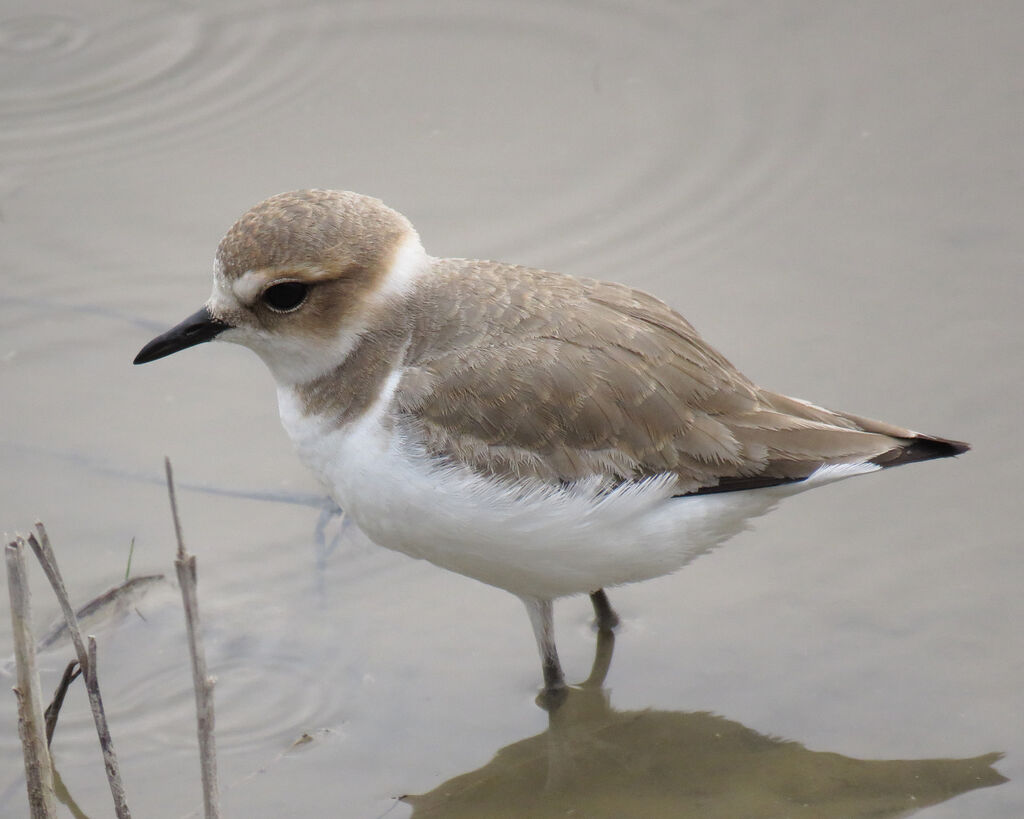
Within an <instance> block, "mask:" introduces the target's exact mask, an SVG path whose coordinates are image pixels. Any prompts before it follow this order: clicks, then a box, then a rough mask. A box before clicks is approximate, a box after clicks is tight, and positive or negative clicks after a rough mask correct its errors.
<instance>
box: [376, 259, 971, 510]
mask: <svg viewBox="0 0 1024 819" xmlns="http://www.w3.org/2000/svg"><path fill="white" fill-rule="evenodd" d="M453 294H455V295H454V297H453ZM419 304H420V305H421V307H422V308H423V309H422V311H421V312H419V313H418V314H417V317H416V322H415V328H414V331H413V340H412V342H411V345H410V347H409V350H408V352H407V355H406V362H407V369H406V372H405V374H404V376H403V378H402V380H401V382H400V384H399V389H398V390H397V392H396V401H397V406H398V409H400V410H401V411H402V412H403V414H404V415H405V417H407V418H409V419H410V422H411V423H414V424H416V425H417V427H418V431H419V432H420V433H421V434H422V435H423V436H424V438H425V440H426V441H427V444H428V447H429V449H430V450H431V451H432V452H433V453H435V454H438V455H444V456H447V457H449V458H452V459H454V460H456V461H459V462H462V463H466V464H468V465H470V466H471V467H473V468H474V469H477V470H479V471H482V472H488V473H492V474H499V475H508V476H517V477H518V476H534V477H537V478H540V479H543V480H546V481H560V482H571V481H575V480H579V479H581V478H586V477H591V476H593V475H601V476H604V477H606V478H607V479H608V480H609V482H611V483H614V482H619V481H622V480H627V479H630V478H637V477H644V476H649V475H655V474H660V473H664V472H672V473H675V474H676V475H678V477H679V483H678V486H679V491H680V493H688V492H697V491H709V490H714V489H725V488H743V487H746V486H755V485H764V484H771V483H779V482H783V481H787V480H793V479H799V478H803V477H806V476H807V475H809V474H810V473H811V472H813V471H814V470H815V469H816V468H818V467H819V466H821V464H822V463H846V462H856V461H863V460H866V459H871V458H878V457H880V456H883V455H885V454H886V453H889V452H892V451H894V450H898V449H900V448H902V447H903V446H904V445H905V443H906V439H908V438H913V437H915V435H916V434H915V433H912V432H910V431H908V430H903V429H900V428H897V427H890V426H887V425H876V427H874V428H871V427H867V428H869V429H872V431H865V429H866V427H865V426H864V422H863V419H857V418H855V417H853V416H844V415H840V414H837V413H832V412H829V411H827V410H822V409H820V408H817V407H813V406H811V405H808V404H805V403H803V402H799V401H796V400H794V399H790V398H786V397H785V396H781V395H775V394H772V393H768V392H765V391H762V390H760V389H759V388H757V387H756V386H755V385H753V384H752V383H751V382H750V381H749V380H748V379H746V378H745V377H744V376H743V375H742V374H741V373H740V372H738V371H737V370H736V369H735V367H733V366H732V365H731V364H730V363H729V362H728V361H727V360H726V359H725V358H724V357H722V356H721V355H720V354H719V353H718V352H717V351H715V350H714V349H712V348H711V347H709V346H708V345H707V344H706V343H705V342H704V341H703V340H702V339H701V338H700V336H699V335H698V334H697V332H696V331H695V330H694V329H693V327H691V326H690V324H689V323H687V322H686V320H685V319H683V318H682V317H681V316H680V315H678V314H677V313H675V312H674V311H673V310H671V309H670V308H669V307H667V306H666V305H665V304H663V303H662V302H660V301H658V300H657V299H655V298H653V297H652V296H649V295H647V294H645V293H642V292H639V291H636V290H632V289H630V288H628V287H625V286H623V285H616V284H609V283H605V282H597V281H593V280H586V279H575V278H572V277H569V276H562V275H559V274H554V273H548V272H545V271H540V270H530V269H525V268H518V267H511V266H507V265H500V264H497V263H492V262H466V261H457V260H446V261H444V262H439V263H438V265H437V269H436V276H435V277H433V278H432V279H431V282H430V283H429V285H428V286H427V287H426V288H425V289H424V291H423V292H422V293H420V294H419ZM894 436H896V437H895V438H894ZM901 439H902V440H901ZM950 454H952V453H950Z"/></svg>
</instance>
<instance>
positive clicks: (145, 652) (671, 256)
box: [0, 0, 1024, 817]
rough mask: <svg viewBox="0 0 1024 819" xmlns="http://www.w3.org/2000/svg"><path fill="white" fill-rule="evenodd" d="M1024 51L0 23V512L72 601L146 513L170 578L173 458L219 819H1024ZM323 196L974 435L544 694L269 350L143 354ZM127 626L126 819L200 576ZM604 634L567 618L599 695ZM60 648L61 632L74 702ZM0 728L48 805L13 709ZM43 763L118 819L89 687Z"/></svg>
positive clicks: (115, 661)
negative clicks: (359, 490) (372, 538)
mask: <svg viewBox="0 0 1024 819" xmlns="http://www.w3.org/2000/svg"><path fill="white" fill-rule="evenodd" d="M1022 32H1024V11H1022V9H1021V6H1020V4H1019V3H1017V2H1014V0H1005V2H996V1H995V0H993V1H992V2H980V3H964V2H933V1H932V0H920V1H918V0H911V1H910V2H903V3H898V4H893V3H888V2H867V3H856V4H835V3H833V4H822V3H817V2H810V1H808V2H797V1H796V0H793V1H787V0H781V1H780V2H775V3H753V4H752V3H742V2H721V1H715V2H712V1H710V0H709V2H697V3H685V4H684V3H674V2H672V3H670V2H663V3H659V2H639V3H626V2H612V1H611V0H608V1H607V2H598V3H593V2H582V0H567V2H557V3H552V2H522V3H514V4H513V3H499V2H484V3H469V2H465V3H459V2H444V3H432V4H421V3H413V2H388V3H379V2H349V3H344V4H334V3H323V4H315V3H311V4H296V3H274V2H265V3H259V4H253V3H241V2H210V3H203V4H191V3H172V2H167V3H158V2H135V3H131V4H125V3H117V2H105V1H104V0H83V2H76V3H70V2H67V0H63V2H59V1H58V0H55V1H54V2H49V1H48V0H43V2H41V3H34V4H32V8H31V10H29V9H28V8H27V7H26V6H24V5H18V4H12V3H6V4H4V5H3V6H2V7H0V217H2V220H0V231H2V233H3V237H4V240H3V242H2V243H0V264H2V268H0V269H2V274H0V275H2V277H3V278H2V280H3V296H2V298H0V384H2V386H0V390H2V402H3V403H2V410H0V412H2V423H0V456H2V459H3V460H2V463H3V469H2V470H0V527H2V528H4V529H7V530H8V531H13V530H15V529H20V530H22V531H24V530H26V529H28V527H29V526H30V525H31V524H32V522H33V521H34V520H35V518H36V517H39V518H42V519H43V520H44V521H46V523H47V524H48V526H49V529H50V533H51V536H52V538H53V540H54V543H55V546H56V548H57V551H58V555H59V557H60V560H61V563H62V566H63V569H64V574H65V576H66V578H67V580H68V584H69V586H70V587H71V590H72V593H73V595H74V596H75V598H76V599H77V600H78V601H80V602H84V601H86V600H88V599H89V598H91V597H93V596H95V595H97V594H99V593H101V592H102V591H103V590H104V589H107V588H108V587H110V586H112V585H114V584H116V583H117V582H119V580H121V579H122V578H123V576H124V572H125V565H126V561H127V557H128V551H129V544H130V542H131V540H132V538H134V539H135V552H134V559H133V565H132V571H133V573H135V574H150V573H165V574H167V575H168V576H173V570H172V567H171V561H172V558H173V533H172V528H171V522H170V517H169V512H168V508H167V501H166V495H165V491H164V489H163V485H162V466H161V459H162V456H163V455H164V454H165V453H166V454H168V455H170V456H171V458H172V459H173V461H174V463H175V466H176V471H177V475H178V477H179V480H180V482H181V490H180V499H181V500H180V502H181V509H182V515H183V518H184V527H185V533H186V538H187V541H188V544H189V546H190V548H191V549H192V551H194V552H195V553H196V554H197V556H198V560H199V572H200V600H201V606H202V612H203V617H204V620H205V640H206V648H207V652H208V656H209V662H210V665H211V667H212V671H213V673H215V674H216V676H217V677H218V684H217V689H216V692H217V728H218V730H217V743H218V749H219V762H220V773H221V781H222V783H223V790H224V792H223V802H224V806H225V814H226V815H229V816H282V815H295V816H298V815H303V816H338V815H340V816H346V817H349V816H351V817H376V816H381V815H384V814H386V815H388V816H389V817H399V816H409V815H416V816H420V815H423V816H474V817H475V816H523V815H558V816H562V815H566V814H567V813H569V812H572V811H574V812H575V814H576V815H585V816H630V815H635V816H678V815H694V816H710V817H717V816H721V817H734V816H796V815H807V816H837V817H838V816H842V817H853V816H903V815H906V814H907V813H909V812H913V811H914V810H918V809H919V810H920V811H921V815H927V816H930V817H962V816H979V817H980V816H985V817H1018V816H1021V815H1024V763H1022V758H1024V732H1022V730H1021V714H1022V713H1024V653H1022V642H1021V639H1020V624H1021V622H1022V621H1024V602H1022V601H1024V595H1021V593H1020V588H1021V585H1022V581H1024V568H1022V565H1024V564H1022V557H1021V549H1020V539H1021V530H1022V527H1021V523H1022V515H1021V511H1020V501H1019V485H1020V474H1021V469H1022V460H1021V446H1020V443H1021V436H1020V434H1019V431H1018V426H1019V423H1020V417H1021V413H1020V407H1021V405H1022V401H1024V386H1022V380H1021V377H1020V376H1021V361H1022V360H1024V332H1022V330H1021V324H1020V317H1019V314H1020V308H1021V305H1022V304H1024V274H1022V271H1021V261H1022V259H1024V241H1022V235H1024V234H1022V232H1021V229H1020V224H1021V214H1022V212H1024V210H1022V208H1024V196H1022V191H1024V180H1022V176H1021V168H1022V167H1024V156H1022V153H1024V152H1022V147H1021V146H1022V145H1024V126H1022V123H1024V106H1022V101H1024V93H1022V87H1021V76H1022V75H1024V60H1022V58H1021V49H1020V42H1021V35H1022ZM312 186H319V187H337V188H348V189H352V190H357V191H360V192H363V193H368V194H373V195H376V196H379V197H381V198H383V199H384V200H385V201H387V202H389V203H390V204H392V205H393V206H395V207H396V208H398V209H399V210H401V211H402V212H404V213H405V214H407V215H408V216H409V217H410V218H411V219H412V221H413V222H414V223H415V224H416V225H417V227H418V228H419V230H420V233H421V235H422V236H423V239H424V242H425V244H426V246H427V248H428V250H429V251H431V252H433V253H435V254H437V255H452V256H483V257H491V258H500V259H504V260H507V261H515V262H520V263H525V264H532V265H537V266H543V267H548V268H554V269H559V270H564V271H567V272H572V273H577V274H584V275H591V276H596V277H601V278H610V279H616V280H620V281H625V282H628V283H630V284H633V285H636V286H639V287H642V288H644V289H648V290H652V291H654V292H656V293H657V294H659V295H660V296H662V297H664V298H665V299H667V300H668V301H669V302H670V303H671V304H673V305H674V306H675V307H677V308H679V309H680V310H681V311H682V312H683V313H684V314H685V315H686V316H687V317H688V318H690V320H691V321H693V322H694V323H695V324H696V325H697V326H698V327H699V328H700V329H701V330H702V331H703V332H704V333H705V334H706V336H707V337H709V338H710V339H711V340H712V342H713V343H715V344H716V346H718V347H719V348H720V349H721V350H722V351H723V352H725V354H726V355H728V356H729V357H730V358H731V359H732V360H734V361H735V362H736V363H737V364H738V365H739V366H740V367H741V368H742V369H744V370H745V371H746V372H747V373H748V374H749V375H750V376H752V377H753V378H754V379H755V380H758V381H759V382H761V383H764V384H765V385H766V386H769V387H772V388H774V389H778V390H781V391H784V392H788V393H790V394H794V395H799V396H802V397H805V398H808V399H811V400H814V401H816V402H818V403H821V404H824V405H826V406H836V407H839V408H842V409H847V410H850V411H854V412H859V413H862V414H865V415H873V416H876V417H883V418H885V419H887V420H890V421H893V422H895V423H899V424H905V425H908V426H912V427H916V428H919V429H924V430H927V431H930V432H935V433H938V434H943V435H948V436H951V437H955V438H963V439H966V440H969V441H971V442H972V443H973V444H974V445H975V449H974V451H973V452H971V453H970V454H969V455H968V456H966V457H964V458H961V459H958V460H957V461H942V462H934V463H928V464H921V465H917V466H914V467H909V468H906V469H899V470H895V471H892V472H887V473H886V474H883V475H874V476H870V477H866V478H862V479H857V480H854V481H849V482H846V483H843V484H842V485H837V486H833V487H830V488H826V489H822V490H819V491H817V492H814V493H810V494H809V495H805V496H801V497H798V498H794V499H792V500H790V501H788V502H787V503H786V504H784V505H783V506H782V507H781V508H780V509H778V510H777V511H776V512H774V513H773V514H772V515H771V516H770V517H768V518H766V519H762V520H760V521H758V522H757V525H756V528H755V529H754V530H753V531H751V532H748V533H745V534H743V535H742V536H740V537H738V538H736V539H734V540H733V541H732V542H731V543H730V544H728V546H726V547H725V548H722V549H720V550H718V551H717V552H715V553H714V554H712V555H710V556H707V557H704V558H702V559H701V560H699V561H697V562H696V563H694V564H693V565H691V566H689V567H687V568H686V569H685V570H683V571H682V572H680V573H678V574H677V575H676V576H673V577H668V578H663V579H660V580H657V581H652V582H648V583H645V584H641V585H638V586H634V587H630V588H624V589H619V590H616V592H615V593H614V594H613V601H614V603H615V604H616V606H617V607H618V609H619V611H620V613H621V614H622V615H623V618H624V623H623V625H622V628H621V629H620V631H619V632H618V635H617V640H616V643H617V644H616V646H615V653H614V657H613V658H612V660H611V666H610V669H609V670H608V671H607V675H606V676H604V678H603V681H602V675H601V673H600V669H599V671H598V673H597V674H596V676H595V677H593V678H592V679H591V681H590V684H589V685H588V686H586V687H584V688H582V689H580V690H579V691H574V692H573V694H572V697H571V699H570V700H569V702H568V704H567V705H566V707H565V708H564V709H562V710H561V711H559V712H557V713H556V714H555V715H553V716H552V717H551V718H550V720H549V717H548V715H547V714H546V713H545V712H543V711H541V710H540V709H539V708H538V707H537V706H536V705H534V703H533V697H534V694H535V692H536V686H537V684H538V681H539V667H538V663H537V659H536V656H535V649H534V645H533V638H532V635H531V634H530V630H529V626H528V623H527V619H526V617H525V615H524V612H523V611H522V608H521V606H520V604H519V602H518V601H517V600H515V599H514V598H513V597H511V596H509V595H507V594H505V593H503V592H501V591H498V590H495V589H491V588H488V587H485V586H482V585H479V584H476V583H474V582H473V581H470V580H466V579H464V578H461V577H457V576H454V575H449V574H446V573H444V572H442V571H440V570H437V569H435V568H433V567H431V566H429V565H426V564H423V563H418V562H415V561H412V560H410V559H408V558H406V557H403V556H401V555H397V554H392V553H389V552H386V551H384V550H381V549H378V548H377V547H375V546H373V545H372V544H370V543H369V542H368V541H367V540H366V539H365V538H364V537H363V536H362V535H361V534H360V533H359V532H358V531H357V530H356V529H355V528H354V527H346V528H341V529H340V530H339V526H338V522H337V520H332V521H330V522H328V523H327V525H326V528H325V529H323V530H322V531H318V529H317V526H318V523H319V522H321V515H322V506H321V505H320V499H319V495H318V490H317V487H316V485H315V484H314V482H313V480H312V479H311V478H310V477H309V476H308V475H306V474H305V472H304V471H303V469H302V468H301V467H300V465H299V464H298V462H297V461H296V459H295V458H294V456H293V455H292V453H291V452H290V446H289V444H288V442H287V440H286V438H285V436H284V433H283V432H282V431H281V429H280V427H279V425H278V421H277V418H276V406H275V400H274V392H273V389H272V384H271V381H270V378H269V376H268V374H267V373H266V372H265V371H264V369H263V366H262V364H261V363H260V362H259V361H258V360H257V359H256V358H255V357H254V356H252V355H251V354H250V353H248V352H247V351H245V350H243V349H241V348H233V347H229V346H228V345H210V346H208V347H205V348H199V349H196V350H194V351H188V352H186V353H184V354H181V355H178V356H174V357H172V358H170V359H168V360H166V361H162V362H160V363H159V364H157V365H152V366H148V367H144V368H133V367H132V366H131V364H130V362H131V359H132V357H133V355H134V354H135V352H136V351H137V350H138V349H139V347H140V346H141V345H142V344H143V343H144V342H145V341H147V340H148V339H149V338H150V337H151V336H152V335H154V334H155V332H156V331H158V330H162V329H163V328H165V327H166V326H169V324H170V323H172V322H175V321H177V320H178V319H180V318H182V317H184V316H185V315H186V314H187V313H189V312H191V311H193V310H194V309H195V308H197V307H198V306H199V305H200V304H201V303H202V302H203V301H204V300H205V298H206V295H207V292H208V288H209V272H210V266H211V258H212V254H213V251H214V248H215V247H216V244H217V241H218V240H219V238H220V236H221V234H222V233H223V231H224V230H225V229H226V228H227V227H228V226H229V224H230V223H231V222H232V221H233V220H234V219H235V217H236V216H237V215H239V214H240V213H241V212H242V211H244V210H245V209H246V208H248V207H249V206H250V205H252V204H254V203H255V202H256V201H258V200H260V199H262V198H264V197H265V196H267V195H269V194H272V193H276V192H278V191H281V190H287V189H292V188H297V187H312ZM33 582H34V588H35V590H36V594H35V598H34V600H35V609H36V620H37V631H38V633H39V634H40V635H42V634H43V633H44V632H45V631H46V627H47V625H48V623H49V621H50V620H51V618H53V617H54V616H55V615H56V613H57V608H56V604H55V603H54V602H53V600H52V597H51V595H50V593H49V590H48V588H46V587H45V582H44V580H43V579H42V573H41V572H40V571H38V570H37V568H36V567H34V566H33ZM4 607H5V608H6V604H4ZM108 614H109V615H110V616H104V617H101V618H100V619H99V620H98V621H96V622H94V623H93V624H92V625H91V626H90V628H92V629H93V630H95V631H96V632H97V633H98V635H99V653H100V674H101V680H102V685H103V690H104V699H105V701H106V703H107V706H108V709H109V715H110V720H111V726H112V731H113V735H114V739H115V743H116V747H117V750H118V752H119V754H120V757H121V759H122V762H123V765H124V776H125V780H126V783H127V788H128V797H129V803H130V804H131V805H132V807H133V809H134V810H135V812H136V814H137V815H139V816H160V817H165V816H166V817H177V816H182V815H185V814H188V813H190V812H191V811H194V810H197V809H198V808H199V806H200V804H201V801H200V794H199V784H198V783H199V776H198V769H197V763H196V758H195V747H194V746H195V739H194V723H193V716H192V714H193V710H192V708H193V703H192V691H191V683H190V671H189V668H188V659H187V652H186V647H185V643H184V627H183V619H182V615H181V611H180V601H179V599H178V595H177V592H176V590H175V589H174V587H173V586H172V585H171V584H170V583H169V582H157V583H153V584H151V585H148V586H147V588H146V589H145V593H142V594H140V595H139V596H138V597H137V599H136V600H134V605H133V606H131V607H122V610H121V611H120V612H119V613H118V612H116V611H113V610H111V611H109V612H108ZM115 615H116V616H115ZM589 616H590V614H589V605H588V603H587V601H585V600H582V599H580V600H569V601H563V602H562V603H561V604H560V605H559V606H558V608H557V618H556V619H557V629H558V632H559V647H560V649H561V651H562V654H563V661H564V664H565V666H566V669H567V672H568V673H569V675H570V676H571V677H572V678H573V679H576V680H583V679H585V678H587V676H588V675H589V674H590V669H591V663H592V661H593V659H594V650H595V649H594V647H595V635H594V634H593V632H592V631H591V630H590V627H589V625H588V622H589ZM604 648H605V649H607V648H608V647H607V646H604ZM9 653H10V624H9V622H8V619H7V618H6V617H4V618H0V654H3V655H4V656H6V655H7V654H9ZM69 656H70V649H69V648H68V647H67V645H66V644H64V643H61V642H60V641H58V642H57V643H55V644H54V645H53V646H51V647H50V648H47V649H46V650H45V651H44V652H43V653H42V655H41V663H42V666H43V669H44V674H43V687H44V689H45V690H52V688H53V686H54V685H55V684H56V681H57V679H58V677H59V674H60V672H61V670H62V669H63V666H64V664H65V662H66V660H67V659H68V657H69ZM604 659H607V658H606V657H599V658H598V665H600V664H601V662H602V661H603V660H604ZM5 686H6V684H5ZM0 726H3V727H0V813H3V814H4V815H5V816H19V815H25V813H26V808H25V796H24V784H23V779H22V776H21V770H22V768H21V755H20V748H19V745H18V740H17V735H16V730H15V717H14V700H13V698H12V697H10V696H3V697H0ZM303 735H309V737H310V738H311V739H312V741H306V742H302V743H300V744H298V745H294V743H296V741H297V740H299V739H300V738H301V737H303ZM54 753H55V758H56V763H57V767H58V769H59V772H60V774H61V776H62V778H63V781H64V783H65V785H66V787H67V789H68V791H69V792H70V794H71V795H72V797H73V798H74V800H75V801H76V802H77V804H78V805H79V806H80V808H81V810H82V811H84V812H85V813H86V814H87V815H89V816H105V815H110V806H109V805H110V803H109V795H108V794H107V791H106V785H105V782H104V779H103V774H102V769H101V763H100V757H99V753H98V751H97V747H96V743H95V739H94V735H93V729H92V724H91V720H90V717H89V715H88V711H87V706H86V700H85V696H84V694H83V692H82V690H80V689H79V688H77V687H76V688H75V689H73V691H72V693H71V695H70V696H69V698H68V701H67V703H66V705H65V709H64V715H63V718H62V721H61V724H60V726H59V727H58V731H57V736H56V739H55V745H54ZM998 753H1004V754H1005V756H1004V757H1002V758H997V756H995V755H996V754H998ZM1004 779H1005V780H1008V781H1004ZM409 794H420V796H417V797H415V798H410V799H408V800H405V801H396V800H397V798H398V797H402V796H404V795H409ZM62 810H63V815H70V811H68V810H67V809H62Z"/></svg>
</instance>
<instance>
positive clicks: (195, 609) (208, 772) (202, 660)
mask: <svg viewBox="0 0 1024 819" xmlns="http://www.w3.org/2000/svg"><path fill="white" fill-rule="evenodd" d="M164 469H165V471H166V473H167V494H168V496H169V497H170V500H171V515H172V516H173V518H174V534H175V536H176V537H177V540H178V554H177V557H176V558H175V561H174V568H175V569H176V570H177V572H178V584H179V585H180V586H181V599H182V603H183V604H184V606H185V625H186V628H187V630H188V647H189V653H190V654H191V656H192V683H193V687H194V688H195V692H196V721H197V723H198V734H199V764H200V770H201V773H202V778H203V809H204V812H205V815H206V817H207V819H214V817H218V816H219V815H220V807H219V805H218V793H217V752H216V747H215V744H214V735H213V728H214V715H213V686H214V683H215V679H214V678H213V677H211V676H209V675H208V674H207V673H206V653H205V652H204V651H203V644H202V641H201V639H200V635H199V599H198V595H197V593H196V558H195V555H190V554H189V553H188V552H187V551H185V541H184V539H183V538H182V536H181V520H180V519H179V517H178V500H177V498H176V497H175V493H174V475H173V474H172V471H171V460H170V458H164Z"/></svg>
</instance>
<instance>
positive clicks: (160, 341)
mask: <svg viewBox="0 0 1024 819" xmlns="http://www.w3.org/2000/svg"><path fill="white" fill-rule="evenodd" d="M230 326H231V325H230V324H227V323H226V322H223V321H221V320H220V319H216V318H214V317H213V316H212V315H210V311H209V310H207V309H206V308H205V307H203V308H202V309H200V310H197V311H196V312H195V313H193V314H192V315H191V316H189V317H188V318H187V319H185V320H184V321H183V322H181V324H178V325H176V326H174V327H172V328H171V329H170V330H168V331H167V332H166V333H163V334H162V335H159V336H157V337H156V338H154V339H153V340H152V341H151V342H149V344H147V345H146V346H145V347H143V348H142V349H141V350H139V354H138V355H137V356H135V361H133V362H132V363H133V364H147V363H149V362H150V361H156V360H157V359H158V358H163V357H164V356H165V355H170V354H171V353H176V352H178V350H184V349H185V348H186V347H194V346H195V345H196V344H202V343H203V342H204V341H209V340H210V339H212V338H214V337H216V336H217V335H219V334H220V333H223V332H224V331H225V330H227V329H228V328H229V327H230Z"/></svg>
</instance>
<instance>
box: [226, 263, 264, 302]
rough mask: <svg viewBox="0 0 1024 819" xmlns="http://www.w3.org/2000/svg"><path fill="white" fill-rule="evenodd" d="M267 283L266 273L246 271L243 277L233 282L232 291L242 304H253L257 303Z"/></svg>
mask: <svg viewBox="0 0 1024 819" xmlns="http://www.w3.org/2000/svg"><path fill="white" fill-rule="evenodd" d="M266 282H267V276H266V274H265V273H262V272H259V271H256V270H246V271H245V273H243V274H242V275H241V276H239V277H238V278H237V279H235V280H234V281H233V282H231V290H232V291H233V292H234V294H235V297H236V298H237V299H238V301H239V302H241V303H242V304H252V303H253V302H255V301H256V297H257V296H259V294H260V292H261V291H262V290H263V285H264V284H266Z"/></svg>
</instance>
